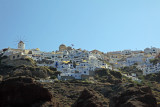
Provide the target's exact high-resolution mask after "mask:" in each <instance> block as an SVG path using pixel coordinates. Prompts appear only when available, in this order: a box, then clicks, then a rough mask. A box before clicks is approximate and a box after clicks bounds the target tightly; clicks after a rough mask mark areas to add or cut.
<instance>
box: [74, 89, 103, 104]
mask: <svg viewBox="0 0 160 107" xmlns="http://www.w3.org/2000/svg"><path fill="white" fill-rule="evenodd" d="M73 107H103V102H102V100H101V98H100V96H99V95H98V94H97V93H96V92H95V91H93V90H88V89H84V90H83V91H82V93H81V95H80V97H79V98H78V99H77V101H76V102H75V104H74V105H73Z"/></svg>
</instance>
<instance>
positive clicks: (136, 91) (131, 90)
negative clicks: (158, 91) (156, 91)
mask: <svg viewBox="0 0 160 107" xmlns="http://www.w3.org/2000/svg"><path fill="white" fill-rule="evenodd" d="M110 107H157V101H156V98H155V97H154V96H153V94H152V92H151V89H150V87H146V86H139V87H138V86H131V87H127V88H126V89H124V91H122V92H121V93H119V94H118V95H115V96H114V97H112V98H111V100H110Z"/></svg>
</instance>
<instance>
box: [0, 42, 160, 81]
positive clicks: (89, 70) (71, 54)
mask: <svg viewBox="0 0 160 107" xmlns="http://www.w3.org/2000/svg"><path fill="white" fill-rule="evenodd" d="M0 53H3V56H8V57H9V59H10V60H14V59H20V58H25V57H29V58H32V59H33V60H35V61H36V62H37V65H38V66H51V67H55V68H57V70H58V71H61V74H60V75H59V76H58V78H59V79H62V80H66V79H85V78H90V77H92V76H93V75H94V71H95V70H96V69H98V68H109V69H113V68H114V69H118V68H122V67H126V66H132V65H136V67H137V68H138V69H140V70H142V71H143V75H147V74H150V73H157V72H159V71H160V63H156V64H153V63H151V62H150V60H152V59H154V58H155V57H157V56H158V55H159V53H160V49H159V48H155V47H151V48H146V49H144V50H143V51H142V50H136V51H132V50H123V51H115V52H108V53H103V52H100V51H98V50H93V51H87V50H82V49H74V48H72V47H71V46H68V47H67V46H66V45H64V44H61V45H60V46H59V50H57V51H55V52H54V51H53V52H43V51H40V49H39V48H36V49H25V43H24V42H23V41H20V42H19V43H18V48H17V49H12V48H5V49H3V50H1V51H0ZM107 62H108V63H109V64H111V65H112V66H111V65H107V64H106V63H107ZM132 75H135V74H132Z"/></svg>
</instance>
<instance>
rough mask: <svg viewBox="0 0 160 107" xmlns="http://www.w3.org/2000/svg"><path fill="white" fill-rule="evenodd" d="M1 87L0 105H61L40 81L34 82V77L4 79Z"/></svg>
mask: <svg viewBox="0 0 160 107" xmlns="http://www.w3.org/2000/svg"><path fill="white" fill-rule="evenodd" d="M0 87H1V88H0V107H6V106H7V107H8V106H11V107H30V106H35V107H39V106H42V105H47V104H49V105H59V104H58V103H56V102H55V99H54V100H53V98H52V95H51V94H50V92H49V91H48V90H47V89H45V88H43V86H42V85H40V84H39V83H36V82H34V80H33V79H32V78H26V77H17V78H11V79H8V80H5V81H2V83H1V84H0ZM53 101H54V102H53ZM46 102H47V104H45V103H46ZM48 102H50V103H48ZM55 107H56V106H55Z"/></svg>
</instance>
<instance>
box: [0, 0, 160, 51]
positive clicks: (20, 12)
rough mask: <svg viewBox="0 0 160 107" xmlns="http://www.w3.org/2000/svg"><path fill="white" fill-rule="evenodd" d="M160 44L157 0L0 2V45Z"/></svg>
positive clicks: (106, 48) (47, 48)
mask: <svg viewBox="0 0 160 107" xmlns="http://www.w3.org/2000/svg"><path fill="white" fill-rule="evenodd" d="M19 40H23V41H24V42H25V44H26V49H33V48H39V49H40V50H42V51H47V52H49V51H55V50H58V47H59V45H60V44H65V45H67V46H71V44H74V46H73V47H74V48H76V49H78V48H81V49H86V50H89V51H91V50H94V49H97V50H100V51H103V52H109V51H119V50H125V49H132V50H143V49H144V48H146V47H151V46H153V47H157V48H160V0H0V49H3V48H7V47H11V48H17V44H18V41H19Z"/></svg>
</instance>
